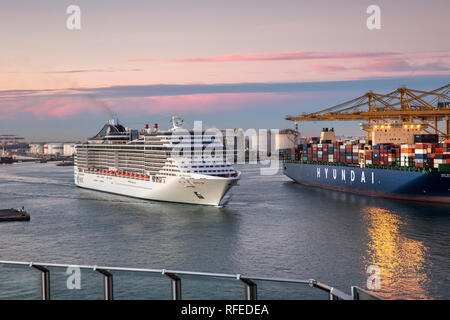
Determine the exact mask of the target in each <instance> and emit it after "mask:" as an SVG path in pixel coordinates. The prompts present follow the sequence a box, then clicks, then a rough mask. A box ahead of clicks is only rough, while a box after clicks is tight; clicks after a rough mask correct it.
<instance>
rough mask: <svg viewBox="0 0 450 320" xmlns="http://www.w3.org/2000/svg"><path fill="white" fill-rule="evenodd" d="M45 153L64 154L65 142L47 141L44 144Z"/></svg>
mask: <svg viewBox="0 0 450 320" xmlns="http://www.w3.org/2000/svg"><path fill="white" fill-rule="evenodd" d="M44 154H51V155H56V156H58V155H63V154H64V144H63V143H58V142H55V143H46V144H45V145H44Z"/></svg>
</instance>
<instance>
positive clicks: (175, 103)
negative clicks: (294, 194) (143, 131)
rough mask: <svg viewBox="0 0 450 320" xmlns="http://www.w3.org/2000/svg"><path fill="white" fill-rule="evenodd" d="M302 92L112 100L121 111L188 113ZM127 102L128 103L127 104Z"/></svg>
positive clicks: (259, 103) (249, 105) (274, 99)
mask: <svg viewBox="0 0 450 320" xmlns="http://www.w3.org/2000/svg"><path fill="white" fill-rule="evenodd" d="M298 95H299V94H286V93H283V94H281V93H219V94H188V95H174V96H152V97H135V98H126V99H118V100H115V101H111V102H110V105H111V108H112V109H113V110H114V111H115V112H117V113H120V112H127V113H135V114H173V113H180V114H187V113H191V112H201V113H214V112H218V111H233V110H238V109H244V108H254V107H258V106H264V105H267V104H271V103H274V102H280V101H285V100H288V99H293V97H297V96H298ZM125 105H126V107H124V106H125Z"/></svg>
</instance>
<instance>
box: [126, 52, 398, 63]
mask: <svg viewBox="0 0 450 320" xmlns="http://www.w3.org/2000/svg"><path fill="white" fill-rule="evenodd" d="M397 54H398V53H395V52H312V51H291V52H282V53H233V54H228V55H220V56H212V57H197V58H179V59H156V58H137V59H126V60H123V61H126V62H154V61H164V62H170V63H190V62H254V61H292V60H315V59H316V60H322V59H358V58H374V57H381V56H395V55H397Z"/></svg>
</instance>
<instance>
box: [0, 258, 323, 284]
mask: <svg viewBox="0 0 450 320" xmlns="http://www.w3.org/2000/svg"><path fill="white" fill-rule="evenodd" d="M0 264H10V265H24V266H30V267H31V266H42V267H56V268H69V267H77V268H80V269H90V270H93V271H96V270H109V271H129V272H147V273H159V274H165V273H174V274H181V275H193V276H205V277H214V278H230V279H237V280H239V279H241V278H244V279H251V280H256V281H258V280H259V281H275V282H288V283H303V284H312V283H313V282H316V280H314V279H308V280H301V279H289V278H273V277H261V276H248V275H245V274H239V273H236V274H232V273H214V272H202V271H185V270H171V269H148V268H133V267H108V266H98V265H82V264H81V265H80V264H66V263H44V262H25V261H9V260H0Z"/></svg>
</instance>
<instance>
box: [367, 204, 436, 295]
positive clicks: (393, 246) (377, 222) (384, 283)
mask: <svg viewBox="0 0 450 320" xmlns="http://www.w3.org/2000/svg"><path fill="white" fill-rule="evenodd" d="M363 211H364V214H365V215H364V219H365V220H366V223H367V226H368V237H369V239H368V243H367V251H366V256H364V257H363V264H364V270H366V269H367V267H368V266H369V265H377V266H379V267H380V271H381V288H380V289H379V290H376V292H375V293H376V294H378V295H380V296H382V297H385V298H389V299H396V298H397V299H398V298H402V299H403V298H406V297H407V298H410V299H430V298H431V297H430V295H429V293H428V290H427V289H426V283H427V281H428V278H427V273H426V268H425V267H426V266H425V259H426V256H427V250H428V248H427V247H426V246H425V245H424V243H423V242H422V241H418V240H415V239H410V238H408V237H407V236H405V235H404V234H403V233H402V231H401V227H402V225H405V224H406V222H405V221H402V218H401V217H400V216H399V215H397V214H395V213H394V212H392V211H389V210H386V209H382V208H378V207H365V208H364V209H363ZM367 276H368V275H367Z"/></svg>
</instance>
